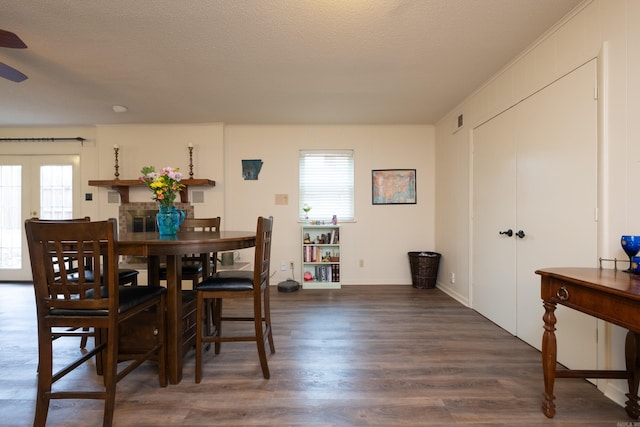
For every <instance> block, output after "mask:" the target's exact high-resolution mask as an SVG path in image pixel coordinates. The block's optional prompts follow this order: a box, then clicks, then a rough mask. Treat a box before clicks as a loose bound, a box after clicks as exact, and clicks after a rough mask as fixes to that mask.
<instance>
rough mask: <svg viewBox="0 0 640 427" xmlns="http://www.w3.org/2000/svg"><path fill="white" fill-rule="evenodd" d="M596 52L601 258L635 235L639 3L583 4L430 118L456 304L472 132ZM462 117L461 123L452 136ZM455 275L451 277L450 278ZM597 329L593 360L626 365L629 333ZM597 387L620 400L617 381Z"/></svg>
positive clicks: (465, 259) (446, 267)
mask: <svg viewBox="0 0 640 427" xmlns="http://www.w3.org/2000/svg"><path fill="white" fill-rule="evenodd" d="M594 57H599V59H600V68H601V71H600V76H599V78H600V81H601V87H600V89H599V110H600V114H599V115H600V117H599V124H598V127H599V133H600V135H599V153H600V154H599V155H600V170H599V174H600V178H599V188H598V192H599V205H598V209H599V212H600V215H599V223H598V229H599V231H598V236H599V237H598V239H599V241H598V247H599V254H598V255H599V256H600V257H603V258H614V257H617V258H621V259H625V258H626V255H625V254H624V252H623V251H622V250H621V248H620V240H619V239H620V235H622V234H640V221H638V212H640V198H637V197H634V196H632V195H633V193H634V189H635V187H636V186H637V183H638V182H640V136H639V131H640V120H638V119H637V118H638V117H639V116H640V2H638V1H635V0H594V1H587V2H585V3H583V4H582V5H581V7H580V8H578V9H577V10H576V11H574V14H572V15H571V16H569V17H567V18H566V19H565V20H563V21H562V22H560V23H559V24H558V25H557V26H556V27H554V28H553V29H552V30H551V31H549V32H548V33H547V34H546V35H545V36H544V37H542V38H541V39H540V40H539V41H538V42H537V43H535V44H534V45H533V46H532V47H531V48H530V49H528V50H527V51H525V52H523V53H522V54H521V55H520V56H519V57H518V58H515V59H514V61H513V62H512V63H511V64H509V65H508V66H507V67H505V68H504V69H503V70H502V71H501V72H500V73H498V74H497V75H496V76H494V78H492V79H491V80H490V81H488V82H487V83H486V84H485V85H483V86H482V87H481V88H479V89H478V90H477V91H476V92H474V93H473V94H471V95H470V96H469V98H467V99H466V100H465V101H464V102H463V103H461V104H460V105H459V106H458V107H457V108H455V109H454V110H452V111H451V112H450V113H449V114H447V115H446V116H445V117H444V118H443V119H442V120H440V121H439V122H438V123H437V124H436V141H437V144H436V181H437V182H438V186H437V192H436V224H437V227H436V247H437V249H438V251H441V252H444V253H447V254H448V256H447V257H446V258H443V264H442V265H441V272H440V275H439V277H440V282H439V286H440V287H441V288H442V289H444V290H445V291H446V292H448V293H450V294H451V295H452V296H454V297H456V298H458V299H459V300H460V301H462V302H465V303H467V304H469V303H470V298H471V296H470V294H471V286H470V271H469V269H470V254H469V249H468V248H469V247H470V241H469V237H470V230H469V223H470V218H469V213H470V211H469V200H470V198H471V194H470V191H471V188H472V185H471V183H470V176H471V174H470V168H471V166H472V165H471V164H470V163H471V153H470V148H469V147H470V139H469V136H470V133H469V129H472V128H473V127H475V126H477V125H479V124H480V123H482V122H483V121H485V120H487V119H488V118H490V117H492V116H494V115H495V114H497V113H499V112H500V111H503V110H504V109H505V108H508V107H509V106H511V105H514V104H515V103H517V102H518V101H520V100H522V99H523V98H525V97H526V96H528V95H530V94H531V93H534V92H535V91H537V90H539V89H540V88H542V87H544V86H545V85H547V84H549V83H551V82H552V81H554V80H555V79H557V78H559V77H560V76H562V75H564V74H566V73H568V72H569V71H570V70H572V69H574V68H575V67H577V66H578V65H580V64H582V63H584V62H586V61H588V60H589V59H591V58H594ZM459 114H463V115H464V118H465V127H464V128H463V129H462V130H460V131H458V132H457V133H453V132H452V128H453V121H454V120H455V118H456V117H457V116H458V115H459ZM567 173H571V171H567ZM595 265H597V260H594V266H595ZM451 273H455V275H456V278H457V280H456V283H455V284H451V283H448V281H447V280H446V279H448V277H449V275H450V274H451ZM540 314H541V315H542V308H541V313H540ZM600 330H601V332H602V335H601V337H602V339H601V340H600V349H599V360H598V364H599V367H600V368H603V369H623V368H624V332H625V331H623V330H622V329H620V328H617V327H614V326H610V325H606V324H604V322H601V324H600ZM599 387H600V388H601V389H602V390H603V391H604V392H605V393H606V394H607V395H609V396H610V397H612V398H613V399H614V400H616V401H617V402H623V401H624V400H625V397H624V392H625V389H626V384H625V383H624V382H623V381H619V380H616V381H600V382H599Z"/></svg>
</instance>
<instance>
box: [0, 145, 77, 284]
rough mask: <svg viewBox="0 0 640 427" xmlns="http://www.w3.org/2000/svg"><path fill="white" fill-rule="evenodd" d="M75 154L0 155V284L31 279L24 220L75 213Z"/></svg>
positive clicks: (67, 217)
mask: <svg viewBox="0 0 640 427" xmlns="http://www.w3.org/2000/svg"><path fill="white" fill-rule="evenodd" d="M79 164H80V156H78V155H52V156H0V200H2V203H0V281H14V280H31V266H30V261H29V249H28V248H27V241H26V236H25V232H24V221H25V220H26V219H27V218H31V217H39V218H43V219H69V218H73V217H74V212H78V207H79V206H78V203H79V197H78V194H79V191H80V185H79V175H80V174H79V173H78V170H79Z"/></svg>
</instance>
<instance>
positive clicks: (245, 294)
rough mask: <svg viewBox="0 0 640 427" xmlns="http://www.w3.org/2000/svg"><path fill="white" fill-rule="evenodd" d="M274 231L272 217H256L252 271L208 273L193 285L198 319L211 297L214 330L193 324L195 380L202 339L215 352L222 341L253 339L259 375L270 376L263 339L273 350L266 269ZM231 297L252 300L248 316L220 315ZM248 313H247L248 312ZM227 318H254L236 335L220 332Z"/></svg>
mask: <svg viewBox="0 0 640 427" xmlns="http://www.w3.org/2000/svg"><path fill="white" fill-rule="evenodd" d="M272 232H273V217H269V218H264V217H259V218H258V224H257V230H256V248H255V256H254V270H253V274H250V275H247V272H239V273H240V274H237V275H233V274H231V273H225V275H223V276H220V275H214V276H211V277H209V278H207V279H205V280H204V281H202V282H201V283H199V284H198V285H197V286H196V294H197V302H196V310H197V319H202V318H203V317H202V316H203V315H204V314H205V311H204V310H205V307H206V306H207V304H206V303H207V302H208V301H213V326H214V328H213V330H211V331H207V333H205V328H204V327H203V326H204V325H203V322H198V324H197V326H196V383H199V382H200V381H201V379H202V353H203V351H202V350H203V343H215V354H219V353H220V344H221V343H222V342H233V341H236V342H237V341H255V342H256V345H257V348H258V357H259V359H260V366H261V368H262V375H263V377H264V378H266V379H268V378H269V377H270V373H269V365H268V363H267V354H266V347H265V341H268V342H269V349H270V350H271V353H272V354H273V353H275V346H274V344H273V335H272V332H271V310H270V302H269V271H270V262H271V240H272ZM227 298H229V299H231V298H246V299H251V300H253V313H252V315H248V316H239V315H237V314H234V315H231V316H223V315H222V312H223V300H225V299H227ZM247 314H248V313H247ZM227 321H240V322H242V321H249V322H253V333H251V334H249V333H248V332H244V333H239V334H238V335H224V336H223V335H222V324H223V323H224V322H227Z"/></svg>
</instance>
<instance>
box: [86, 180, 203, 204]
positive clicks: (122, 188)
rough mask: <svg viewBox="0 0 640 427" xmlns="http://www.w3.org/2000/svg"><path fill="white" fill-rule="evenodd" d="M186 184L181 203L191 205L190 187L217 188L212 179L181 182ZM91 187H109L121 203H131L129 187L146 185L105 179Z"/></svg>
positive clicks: (96, 181) (95, 182)
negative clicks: (115, 192) (116, 193)
mask: <svg viewBox="0 0 640 427" xmlns="http://www.w3.org/2000/svg"><path fill="white" fill-rule="evenodd" d="M180 182H181V183H182V184H184V188H183V189H182V190H180V201H181V202H182V203H189V186H201V187H215V185H216V182H215V181H212V180H210V179H193V178H189V179H183V180H182V181H180ZM89 185H91V186H93V187H108V188H111V189H112V190H114V191H117V192H118V194H120V202H121V203H129V187H137V186H142V185H145V184H144V183H143V182H140V181H139V180H137V179H104V180H91V181H89Z"/></svg>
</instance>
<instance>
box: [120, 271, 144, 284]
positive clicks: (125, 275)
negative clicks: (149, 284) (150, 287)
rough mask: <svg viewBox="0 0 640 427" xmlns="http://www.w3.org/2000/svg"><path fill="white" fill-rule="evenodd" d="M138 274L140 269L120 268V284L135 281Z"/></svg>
mask: <svg viewBox="0 0 640 427" xmlns="http://www.w3.org/2000/svg"><path fill="white" fill-rule="evenodd" d="M138 274H139V272H138V270H132V269H128V268H121V269H120V270H118V278H119V279H120V284H123V283H131V282H133V281H134V280H135V278H136V277H137V276H138Z"/></svg>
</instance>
